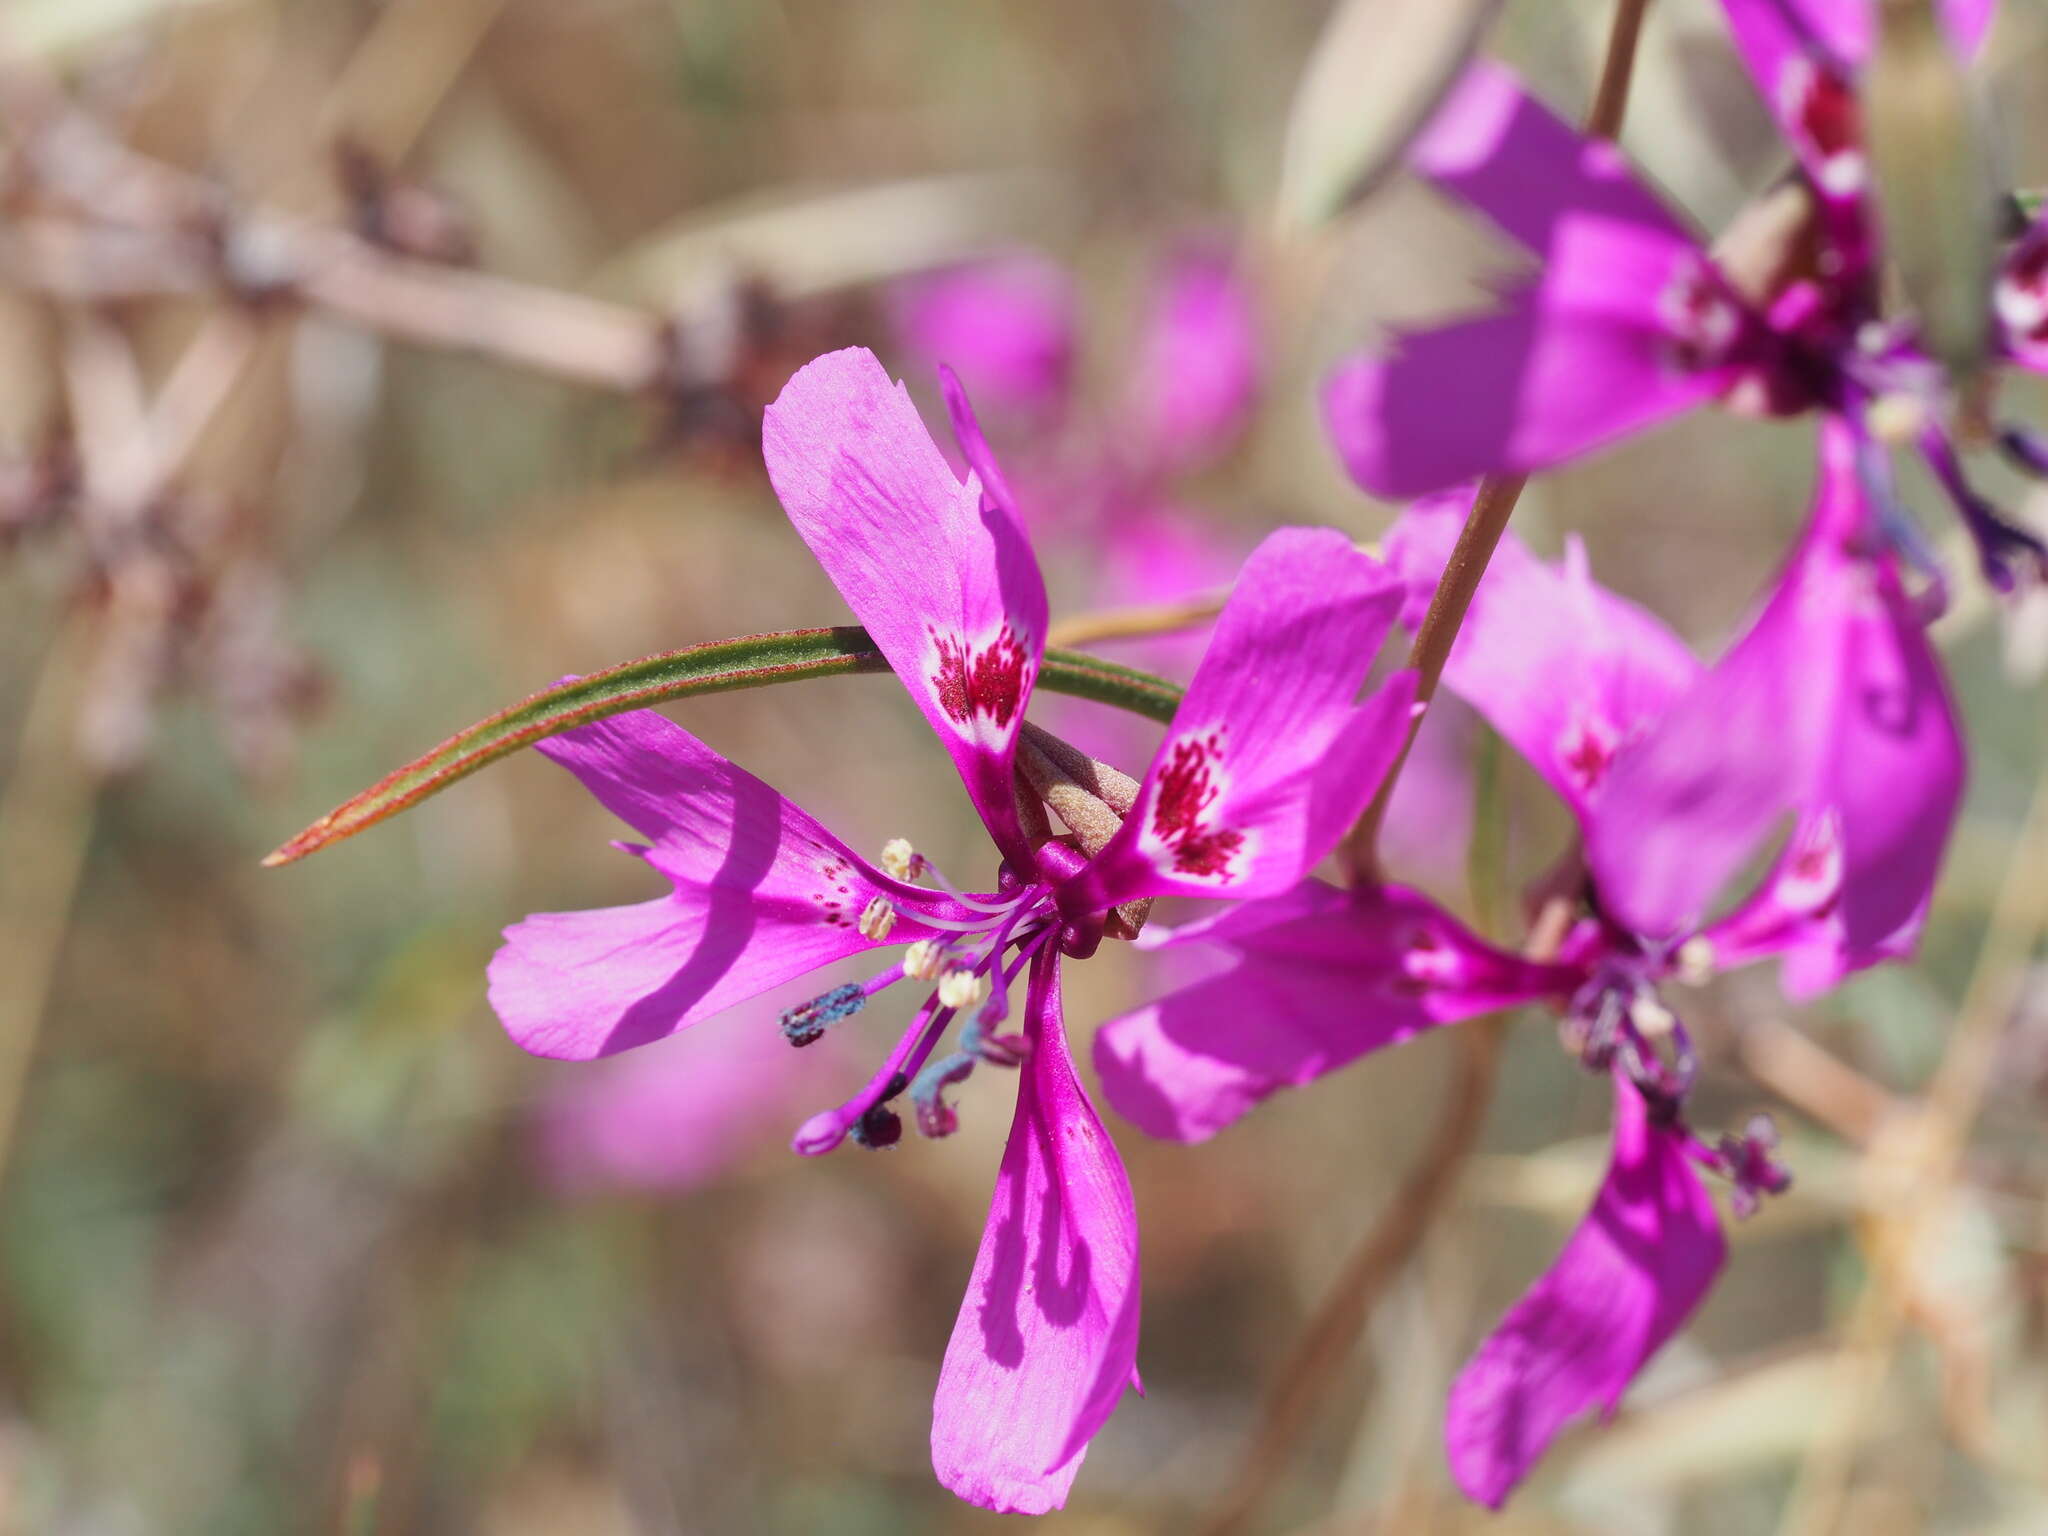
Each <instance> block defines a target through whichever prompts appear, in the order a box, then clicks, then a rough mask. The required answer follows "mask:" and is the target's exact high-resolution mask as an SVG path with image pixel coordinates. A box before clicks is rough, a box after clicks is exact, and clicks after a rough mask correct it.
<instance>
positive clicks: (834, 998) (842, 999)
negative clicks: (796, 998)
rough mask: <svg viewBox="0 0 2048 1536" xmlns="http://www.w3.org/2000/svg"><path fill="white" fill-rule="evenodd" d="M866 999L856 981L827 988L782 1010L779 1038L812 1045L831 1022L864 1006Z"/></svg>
mask: <svg viewBox="0 0 2048 1536" xmlns="http://www.w3.org/2000/svg"><path fill="white" fill-rule="evenodd" d="M867 1000H868V995H867V992H866V991H865V990H864V989H863V988H862V986H861V984H860V983H859V982H857V981H849V982H848V983H846V985H845V986H843V987H834V988H833V989H832V990H831V991H830V992H827V993H824V994H823V995H822V996H819V997H814V998H812V999H811V1000H810V1001H809V1002H808V1003H799V1004H797V1005H796V1007H794V1008H791V1009H788V1010H787V1011H786V1012H784V1014H783V1015H782V1035H783V1038H784V1039H786V1040H787V1041H789V1043H790V1044H791V1045H815V1044H816V1043H817V1042H818V1041H819V1040H821V1039H823V1038H824V1034H825V1031H826V1030H828V1029H830V1028H831V1027H832V1026H833V1025H834V1024H837V1023H838V1022H839V1021H840V1020H841V1019H846V1018H851V1017H852V1016H853V1015H854V1014H856V1013H859V1012H860V1011H861V1009H862V1008H864V1007H866V1006H867Z"/></svg>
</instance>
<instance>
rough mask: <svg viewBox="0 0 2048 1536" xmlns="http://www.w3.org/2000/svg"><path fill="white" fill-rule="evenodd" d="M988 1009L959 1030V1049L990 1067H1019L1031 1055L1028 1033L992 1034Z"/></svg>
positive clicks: (983, 1010)
mask: <svg viewBox="0 0 2048 1536" xmlns="http://www.w3.org/2000/svg"><path fill="white" fill-rule="evenodd" d="M987 1023H988V1010H987V1009H986V1008H984V1009H982V1011H981V1013H980V1014H979V1015H978V1016H976V1017H975V1018H974V1019H972V1020H970V1021H969V1023H968V1025H967V1027H966V1028H965V1029H963V1030H961V1031H960V1049H961V1050H963V1051H965V1052H967V1053H968V1054H969V1055H971V1056H975V1057H978V1058H980V1059H981V1060H982V1061H985V1062H987V1063H988V1064H989V1065H990V1066H992V1067H1021V1066H1023V1065H1024V1063H1025V1062H1026V1061H1028V1060H1029V1059H1030V1057H1031V1038H1030V1036H1028V1035H992V1034H990V1033H989V1032H988V1030H987V1028H986V1025H987Z"/></svg>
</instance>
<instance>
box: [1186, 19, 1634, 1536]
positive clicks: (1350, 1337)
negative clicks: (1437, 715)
mask: <svg viewBox="0 0 2048 1536" xmlns="http://www.w3.org/2000/svg"><path fill="white" fill-rule="evenodd" d="M1648 7H1649V0H1619V3H1618V4H1617V6H1616V9H1615V16H1614V24H1613V27H1612V29H1611V30H1610V31H1609V33H1608V37H1607V57H1606V61H1605V62H1604V64H1603V65H1602V66H1601V70H1600V83H1599V86H1598V88H1597V89H1596V90H1595V92H1594V97H1593V107H1592V110H1591V112H1589V113H1588V114H1587V119H1586V130H1587V132H1589V133H1591V134H1594V135H1597V136H1598V137H1601V138H1612V137H1613V136H1614V134H1615V133H1616V132H1617V131H1618V130H1619V129H1620V127H1621V120H1622V113H1623V111H1624V110H1625V108H1626V107H1627V104H1628V87H1629V80H1630V77H1631V76H1632V75H1633V73H1634V69H1635V52H1636V43H1637V40H1638V39H1639V38H1640V37H1641V35H1642V23H1643V13H1644V11H1645V10H1647V9H1648ZM1526 483H1527V477H1525V476H1521V475H1489V476H1488V477H1487V478H1486V479H1485V480H1483V481H1482V482H1480V486H1479V492H1478V495H1477V496H1476V497H1475V498H1474V499H1473V503H1472V511H1471V513H1470V514H1469V515H1468V516H1467V517H1466V520H1465V527H1464V529H1463V531H1462V532H1461V533H1460V534H1459V535H1458V542H1457V546H1456V547H1455V548H1454V549H1453V550H1452V551H1451V558H1450V560H1449V562H1448V563H1447V564H1446V565H1445V567H1444V574H1443V578H1442V580H1440V581H1439V582H1438V583H1437V589H1436V593H1435V595H1434V596H1433V597H1431V599H1430V603H1429V611H1428V612H1427V614H1425V615H1424V617H1423V621H1422V624H1421V627H1420V628H1419V629H1417V631H1416V634H1415V644H1414V646H1413V647H1412V648H1411V649H1410V651H1409V665H1410V666H1412V667H1414V668H1415V670H1416V672H1417V674H1418V693H1417V696H1418V697H1419V698H1420V699H1422V700H1423V701H1424V702H1425V703H1426V702H1427V701H1428V700H1429V698H1430V696H1431V695H1433V694H1434V693H1435V692H1436V685H1437V680H1438V679H1439V678H1441V677H1442V676H1443V670H1444V662H1445V660H1446V659H1447V658H1448V657H1449V656H1450V653H1451V643H1452V641H1454V640H1455V639H1457V635H1458V628H1459V626H1460V625H1462V624H1463V623H1464V622H1465V614H1466V613H1467V611H1468V610H1469V609H1470V608H1471V606H1472V596H1473V593H1475V592H1476V591H1477V590H1478V588H1479V580H1480V578H1481V577H1482V576H1484V575H1485V574H1486V566H1487V563H1488V562H1489V561H1490V560H1491V559H1492V558H1493V552H1494V549H1495V548H1496V547H1497V546H1498V545H1499V543H1500V536H1501V534H1502V533H1503V532H1504V531H1505V530H1506V528H1507V524H1508V518H1509V517H1510V516H1511V515H1512V514H1513V512H1514V510H1515V502H1516V501H1517V500H1518V499H1519V498H1520V496H1521V494H1522V487H1523V485H1525V484H1526ZM1417 724H1418V725H1419V724H1420V720H1419V719H1418V721H1417ZM1414 743H1415V727H1413V726H1411V727H1410V728H1409V732H1408V740H1407V742H1406V743H1405V744H1404V746H1403V748H1402V753H1401V757H1400V758H1399V759H1397V760H1396V762H1395V764H1394V766H1393V768H1392V769H1390V770H1389V771H1388V773H1387V777H1386V779H1385V780H1384V781H1383V782H1382V783H1381V785H1380V790H1379V793H1378V795H1376V796H1375V797H1374V799H1373V803H1372V804H1371V806H1369V807H1368V808H1367V810H1366V813H1365V815H1364V816H1362V817H1360V818H1359V822H1358V825H1357V826H1356V827H1354V828H1353V829H1352V831H1351V835H1350V837H1349V838H1348V839H1347V840H1346V845H1345V855H1346V859H1347V862H1348V863H1349V864H1350V866H1351V873H1352V879H1353V881H1354V883H1361V882H1363V881H1366V880H1371V879H1376V878H1377V876H1378V862H1379V861H1378V858H1377V855H1376V853H1375V847H1376V844H1377V841H1378V837H1379V828H1380V823H1381V822H1382V820H1383V819H1384V818H1385V816H1386V803H1387V797H1388V795H1389V793H1390V792H1391V791H1392V789H1393V785H1394V781H1395V779H1396V778H1397V777H1398V776H1399V774H1400V771H1401V766H1402V764H1403V763H1405V762H1406V761H1407V756H1408V749H1409V748H1410V747H1412V746H1413V745H1414ZM1571 912H1572V904H1571V902H1570V901H1569V900H1568V899H1566V898H1563V897H1558V898H1553V900H1552V901H1551V902H1550V903H1548V904H1547V905H1546V907H1545V909H1544V911H1543V912H1542V913H1541V914H1540V915H1539V916H1538V918H1537V920H1536V922H1535V923H1534V924H1533V925H1532V927H1531V931H1530V934H1529V937H1528V941H1527V943H1526V945H1525V949H1526V951H1527V952H1528V953H1529V954H1530V955H1531V957H1532V958H1536V959H1549V958H1553V957H1554V956H1555V955H1556V952H1557V947H1558V944H1559V943H1560V942H1561V941H1562V939H1563V937H1564V933H1565V931H1566V929H1567V928H1568V926H1569V923H1570V917H1571ZM1504 1022H1505V1021H1504V1020H1502V1019H1500V1018H1497V1017H1496V1018H1490V1019H1482V1020H1474V1021H1472V1022H1471V1023H1470V1024H1468V1025H1467V1026H1466V1027H1465V1028H1463V1029H1461V1030H1459V1031H1457V1035H1458V1048H1459V1056H1458V1067H1457V1075H1456V1077H1455V1078H1454V1079H1453V1081H1452V1084H1451V1089H1450V1094H1449V1099H1448V1102H1447V1103H1446V1104H1445V1106H1444V1109H1443V1113H1442V1115H1441V1116H1440V1117H1439V1119H1438V1121H1437V1126H1436V1132H1435V1134H1434V1136H1433V1137H1432V1138H1431V1140H1430V1144H1429V1146H1428V1147H1427V1148H1426V1149H1425V1151H1424V1153H1423V1155H1422V1157H1421V1159H1420V1160H1419V1161H1418V1162H1417V1163H1416V1164H1415V1166H1414V1168H1413V1169H1412V1170H1411V1171H1410V1172H1409V1174H1408V1177H1407V1178H1406V1180H1404V1181H1403V1183H1402V1185H1401V1187H1400V1188H1399V1189H1398V1190H1397V1191H1396V1192H1395V1194H1394V1198H1393V1201H1392V1203H1391V1204H1389V1205H1388V1207H1387V1210H1386V1213H1385V1214H1384V1215H1383V1216H1382V1217H1381V1218H1380V1221H1379V1223H1378V1224H1377V1225H1376V1226H1375V1227H1373V1229H1372V1230H1371V1231H1369V1232H1367V1233H1366V1234H1365V1237H1364V1239H1363V1240H1362V1241H1361V1242H1360V1243H1359V1245H1358V1246H1357V1247H1356V1248H1355V1249H1353V1250H1352V1253H1351V1256H1350V1258H1348V1259H1347V1260H1346V1261H1345V1264H1344V1267H1343V1269H1342V1270H1340V1271H1339V1272H1338V1275H1337V1279H1336V1281H1335V1282H1334V1283H1333V1284H1332V1285H1331V1287H1330V1289H1329V1291H1328V1293H1327V1294H1326V1295H1325V1296H1324V1297H1323V1300H1322V1302H1321V1304H1320V1305H1319V1306H1318V1307H1317V1308H1316V1312H1315V1315H1314V1317H1312V1318H1311V1319H1310V1321H1309V1325H1308V1327H1307V1328H1306V1329H1304V1330H1303V1331H1302V1334H1301V1337H1300V1339H1299V1341H1298V1342H1297V1343H1296V1345H1295V1348H1294V1350H1293V1352H1292V1353H1291V1354H1290V1355H1289V1356H1288V1359H1287V1362H1286V1364H1285V1365H1284V1366H1283V1367H1282V1369H1281V1372H1280V1374H1279V1376H1278V1377H1277V1378H1276V1379H1275V1381H1274V1383H1273V1386H1272V1389H1271V1390H1270V1391H1269V1392H1268V1394H1267V1397H1266V1401H1265V1406H1264V1408H1263V1410H1262V1413H1261V1416H1260V1423H1259V1428H1258V1430H1257V1431H1256V1432H1255V1434H1254V1436H1253V1440H1252V1444H1251V1449H1250V1451H1249V1452H1248V1453H1247V1455H1246V1457H1245V1460H1244V1463H1243V1465H1242V1467H1241V1468H1240V1469H1239V1472H1238V1476H1237V1478H1236V1480H1235V1482H1234V1483H1233V1484H1232V1485H1231V1487H1230V1488H1229V1489H1228V1491H1227V1492H1226V1493H1225V1494H1224V1496H1223V1499H1222V1500H1221V1502H1220V1503H1219V1504H1218V1505H1217V1507H1216V1509H1215V1510H1214V1511H1213V1512H1212V1513H1211V1515H1210V1517H1209V1519H1208V1520H1207V1521H1206V1522H1204V1524H1203V1526H1202V1528H1201V1529H1202V1533H1203V1536H1234V1533H1236V1532H1238V1531H1241V1530H1243V1529H1244V1528H1245V1527H1246V1525H1247V1523H1248V1522H1249V1520H1250V1518H1251V1517H1252V1515H1253V1514H1254V1513H1255V1512H1256V1511H1257V1509H1258V1507H1259V1505H1260V1504H1261V1503H1262V1502H1263V1501H1264V1499H1265V1497H1266V1495H1267V1493H1268V1492H1270V1491H1271V1489H1272V1487H1273V1485H1274V1484H1275V1483H1277V1482H1278V1481H1279V1480H1280V1477H1281V1475H1282V1474H1283V1473H1284V1472H1285V1471H1286V1469H1287V1466H1288V1464H1289V1463H1290V1462H1291V1461H1292V1460H1293V1457H1294V1452H1295V1450H1296V1448H1297V1446H1298V1445H1299V1443H1300V1440H1301V1437H1302V1435H1303V1433H1304V1432H1305V1431H1306V1429H1307V1428H1308V1426H1309V1423H1310V1421H1311V1419H1312V1418H1313V1416H1314V1413H1315V1410H1316V1409H1317V1407H1318V1406H1320V1404H1321V1403H1322V1401H1323V1399H1324V1397H1325V1396H1326V1395H1327V1393H1328V1392H1329V1389H1330V1387H1331V1385H1332V1384H1333V1383H1334V1382H1335V1381H1336V1379H1337V1375H1338V1373H1339V1371H1340V1370H1341V1369H1342V1367H1343V1365H1344V1363H1345V1361H1346V1360H1348V1359H1349V1357H1350V1354H1351V1350H1352V1348H1353V1346H1354V1345H1355V1344H1356V1343H1357V1341H1358V1337H1359V1335H1360V1334H1361V1333H1363V1332H1364V1330H1365V1325H1366V1323H1367V1322H1368V1321H1370V1320H1371V1317H1372V1313H1373V1309H1374V1307H1375V1306H1377V1305H1378V1303H1379V1299H1380V1297H1381V1296H1382V1295H1383V1294H1384V1293H1385V1292H1386V1289H1387V1287H1388V1286H1389V1285H1390V1284H1391V1283H1392V1282H1393V1280H1394V1279H1395V1278H1396V1277H1397V1276H1398V1275H1399V1274H1400V1273H1401V1271H1402V1270H1403V1269H1404V1268H1405V1267H1406V1266H1407V1263H1408V1261H1409V1260H1410V1259H1411V1258H1412V1257H1414V1255H1415V1252H1416V1250H1417V1249H1419V1248H1420V1247H1421V1246H1422V1242H1423V1239H1424V1238H1425V1237H1427V1236H1428V1234H1429V1231H1430V1229H1431V1227H1433V1226H1434V1225H1435V1224H1436V1218H1437V1216H1438V1214H1439V1213H1441V1212H1442V1210H1443V1209H1444V1207H1445V1206H1446V1205H1447V1204H1448V1203H1449V1201H1450V1200H1451V1197H1452V1196H1453V1195H1454V1194H1455V1193H1456V1191H1457V1185H1458V1175H1459V1173H1460V1171H1461V1170H1462V1169H1463V1167H1464V1165H1465V1161H1466V1159H1467V1158H1468V1157H1469V1156H1470V1155H1471V1153H1472V1150H1473V1148H1474V1147H1475V1146H1476V1145H1477V1144H1478V1140H1479V1133H1480V1131H1481V1129H1482V1128H1483V1126H1484V1124H1485V1120H1486V1111H1487V1107H1488V1105H1489V1104H1490V1103H1491V1102H1492V1100H1493V1091H1494V1083H1495V1081H1496V1078H1497V1077H1498V1074H1499V1069H1500V1050H1501V1031H1502V1027H1503V1024H1504Z"/></svg>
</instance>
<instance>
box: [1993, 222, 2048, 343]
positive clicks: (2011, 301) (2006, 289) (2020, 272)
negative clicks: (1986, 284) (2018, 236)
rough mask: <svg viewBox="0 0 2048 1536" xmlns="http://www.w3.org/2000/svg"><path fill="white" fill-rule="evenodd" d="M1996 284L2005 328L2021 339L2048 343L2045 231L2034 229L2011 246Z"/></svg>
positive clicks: (2047, 246) (2047, 260)
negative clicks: (2012, 248) (2015, 244)
mask: <svg viewBox="0 0 2048 1536" xmlns="http://www.w3.org/2000/svg"><path fill="white" fill-rule="evenodd" d="M1998 288H1999V293H1998V301H1999V303H1998V309H1999V315H2000V318H2001V319H2003V320H2004V321H2005V324H2006V329H2007V331H2008V332H2009V333H2010V334H2012V335H2014V336H2017V337H2018V338H2019V339H2021V340H2023V341H2029V342H2035V343H2048V234H2044V233H2043V232H2042V231H2040V230H2036V231H2034V232H2033V233H2031V234H2029V235H2028V236H2027V237H2026V238H2025V239H2024V240H2022V241H2021V242H2020V243H2019V245H2018V246H2016V247H2015V248H2014V250H2013V253H2012V254H2011V255H2010V256H2008V257H2007V258H2006V262H2005V270H2004V271H2003V272H2001V273H2000V274H1999V275H1998Z"/></svg>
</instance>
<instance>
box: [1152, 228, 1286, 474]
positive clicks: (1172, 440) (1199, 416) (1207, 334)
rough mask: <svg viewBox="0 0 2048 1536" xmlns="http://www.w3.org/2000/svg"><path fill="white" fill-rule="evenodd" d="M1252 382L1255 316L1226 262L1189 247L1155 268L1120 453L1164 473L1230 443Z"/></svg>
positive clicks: (1247, 410) (1252, 396) (1252, 397)
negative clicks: (1122, 452) (1157, 268)
mask: <svg viewBox="0 0 2048 1536" xmlns="http://www.w3.org/2000/svg"><path fill="white" fill-rule="evenodd" d="M1258 389H1259V325H1258V313H1257V311H1256V309H1255V308H1254V306H1253V304H1252V298H1251V294H1250V292H1249V291H1248V290H1247V289H1246V287H1245V285H1244V281H1243V278H1242V277H1241V275H1240V274H1239V273H1238V271H1237V268H1236V265H1235V263H1233V262H1232V261H1231V259H1230V258H1229V257H1228V256H1227V255H1225V254H1223V253H1221V252H1219V251H1217V250H1214V249H1211V248H1209V247H1207V246H1193V245H1191V246H1189V247H1187V248H1186V249H1184V250H1182V251H1181V252H1179V253H1178V254H1176V255H1175V256H1173V257H1172V258H1170V259H1169V260H1168V261H1167V262H1166V263H1165V264H1164V265H1163V266H1162V268H1161V269H1160V271H1159V274H1158V276H1157V278H1156V279H1155V281H1154V284H1153V289H1152V294H1151V299H1150V308H1149V312H1148V313H1147V315H1146V318H1145V324H1144V327H1143V329H1142V330H1141V331H1140V333H1139V338H1138V348H1137V355H1136V357H1135V358H1133V360H1132V365H1131V373H1130V382H1129V384H1128V385H1127V386H1126V404H1125V408H1124V416H1123V437H1124V442H1123V445H1122V447H1123V451H1124V452H1125V453H1126V454H1127V455H1128V456H1129V458H1130V460H1131V461H1132V462H1133V463H1134V464H1135V465H1138V466H1142V471H1141V472H1149V473H1150V474H1152V475H1155V476H1157V475H1168V474H1173V473H1177V472H1179V471H1181V470H1185V469H1187V468H1189V467H1191V466H1193V465H1196V464H1199V463H1202V462H1203V461H1205V460H1207V459H1211V458H1215V457H1216V456H1217V455H1219V454H1221V453H1223V452H1224V451H1226V450H1227V449H1228V448H1230V446H1231V445H1232V444H1234V443H1235V442H1236V441H1237V438H1238V436H1239V434H1240V433H1242V432H1243V430H1244V426H1245V423H1246V421H1247V420H1248V419H1249V418H1250V416H1251V410H1252V406H1253V404H1254V402H1255V401H1256V400H1257V398H1258Z"/></svg>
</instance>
